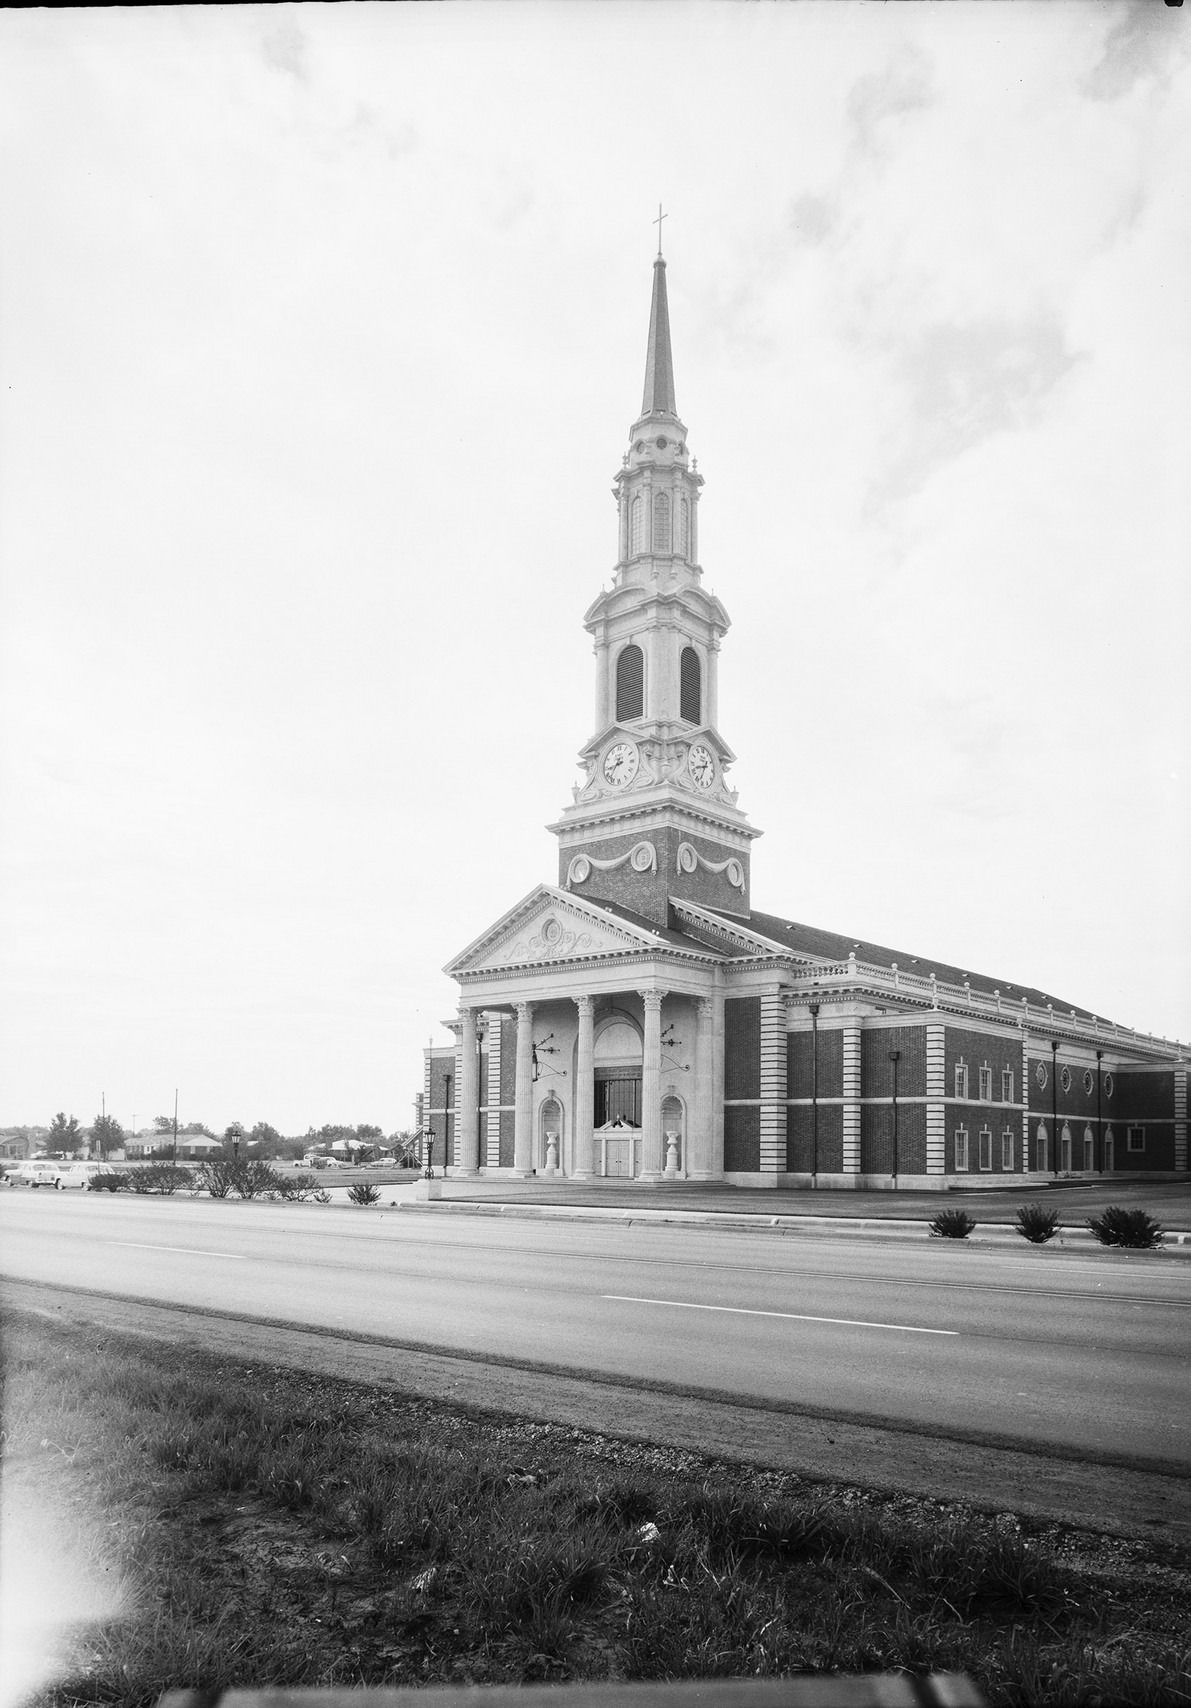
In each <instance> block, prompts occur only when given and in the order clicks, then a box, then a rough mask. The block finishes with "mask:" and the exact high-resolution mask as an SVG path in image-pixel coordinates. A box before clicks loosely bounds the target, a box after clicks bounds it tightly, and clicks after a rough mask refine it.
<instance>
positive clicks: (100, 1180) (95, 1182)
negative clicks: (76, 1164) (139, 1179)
mask: <svg viewBox="0 0 1191 1708" xmlns="http://www.w3.org/2000/svg"><path fill="white" fill-rule="evenodd" d="M128 1182H129V1176H128V1175H127V1174H120V1173H112V1174H93V1175H92V1176H91V1190H92V1192H123V1191H124V1189H125V1188H126V1187H127V1185H128Z"/></svg>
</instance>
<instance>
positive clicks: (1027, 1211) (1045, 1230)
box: [1014, 1204, 1059, 1245]
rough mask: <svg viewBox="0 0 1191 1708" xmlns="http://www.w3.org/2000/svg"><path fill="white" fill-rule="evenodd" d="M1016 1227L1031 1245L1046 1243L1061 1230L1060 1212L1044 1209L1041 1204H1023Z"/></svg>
mask: <svg viewBox="0 0 1191 1708" xmlns="http://www.w3.org/2000/svg"><path fill="white" fill-rule="evenodd" d="M1014 1228H1015V1230H1016V1232H1017V1233H1019V1234H1020V1235H1021V1237H1022V1239H1028V1240H1029V1242H1030V1244H1031V1245H1045V1244H1046V1242H1047V1240H1048V1239H1053V1238H1054V1237H1055V1235H1056V1234H1057V1233H1058V1231H1059V1212H1058V1211H1057V1210H1044V1209H1043V1207H1042V1205H1041V1204H1022V1205H1021V1206H1020V1207H1019V1209H1018V1212H1017V1221H1016V1222H1015V1223H1014Z"/></svg>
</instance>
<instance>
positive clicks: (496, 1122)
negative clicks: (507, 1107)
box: [483, 1013, 504, 1168]
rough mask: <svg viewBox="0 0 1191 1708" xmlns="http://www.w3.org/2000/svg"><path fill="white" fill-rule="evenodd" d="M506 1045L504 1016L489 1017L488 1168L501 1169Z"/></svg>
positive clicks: (486, 1098)
mask: <svg viewBox="0 0 1191 1708" xmlns="http://www.w3.org/2000/svg"><path fill="white" fill-rule="evenodd" d="M503 1043H504V1016H503V1014H499V1013H492V1014H490V1015H489V1016H488V1084H487V1087H486V1088H485V1096H484V1102H485V1103H486V1104H487V1105H488V1118H487V1120H486V1122H485V1131H484V1146H483V1150H484V1162H485V1164H486V1166H487V1167H488V1168H499V1167H500V1058H501V1049H502V1046H503Z"/></svg>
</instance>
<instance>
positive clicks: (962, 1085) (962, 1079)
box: [955, 1061, 968, 1101]
mask: <svg viewBox="0 0 1191 1708" xmlns="http://www.w3.org/2000/svg"><path fill="white" fill-rule="evenodd" d="M955 1095H956V1097H958V1098H963V1099H964V1100H965V1101H966V1099H967V1095H968V1064H967V1062H963V1061H960V1062H956V1064H955Z"/></svg>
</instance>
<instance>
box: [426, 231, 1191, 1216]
mask: <svg viewBox="0 0 1191 1708" xmlns="http://www.w3.org/2000/svg"><path fill="white" fill-rule="evenodd" d="M702 485H703V479H702V476H701V475H700V474H699V473H698V469H697V464H696V462H695V461H694V460H693V459H692V458H691V456H690V453H689V450H688V446H687V433H686V428H685V426H684V425H683V423H682V421H681V420H680V419H679V417H678V413H677V409H676V406H675V397H674V373H673V363H672V357H671V341H670V327H669V313H668V307H667V297H666V264H665V262H664V260H663V259H662V258H661V256H660V254H659V256H658V259H657V261H656V262H655V263H654V279H653V300H652V306H651V313H650V324H649V337H648V344H647V355H646V373H645V393H644V398H643V402H642V408H641V414H640V416H639V417H638V419H637V421H636V422H635V423H634V425H633V427H632V430H631V432H630V436H629V450H628V451H627V452H626V453H625V456H624V459H623V462H622V466H621V468H620V469H619V471H618V473H617V476H616V497H617V510H618V558H617V567H616V571H615V575H614V579H613V584H612V587H611V589H610V590H607V591H605V592H602V593H601V594H600V596H599V598H597V599H596V601H595V603H594V604H593V605H592V606H591V607H590V609H589V610H588V612H587V614H586V617H585V619H584V622H585V626H586V628H587V630H588V632H589V633H590V634H591V636H592V639H593V642H594V648H595V659H596V694H595V704H596V716H595V733H594V735H593V736H592V738H591V740H590V741H589V742H588V743H587V744H586V746H585V747H584V748H583V749H582V751H581V754H580V762H581V764H582V766H583V771H584V776H583V780H582V782H581V783H580V784H579V785H578V786H577V787H576V788H575V790H574V799H573V800H572V802H571V804H570V805H569V806H568V807H566V809H565V810H564V811H563V813H562V815H561V817H560V818H559V820H558V822H557V823H556V824H554V825H552V826H551V829H552V830H553V832H554V833H555V835H556V836H557V838H558V844H559V863H558V881H557V883H556V884H539V885H538V886H537V887H536V888H535V889H533V890H531V891H530V893H529V894H528V895H527V896H526V897H525V898H524V899H523V900H522V901H520V902H518V903H517V905H516V906H515V907H513V908H511V909H510V910H509V912H508V913H506V914H505V915H504V916H503V917H502V918H501V919H499V920H497V921H496V922H495V924H493V925H492V926H491V927H490V928H489V929H488V930H487V931H485V932H484V933H483V934H482V936H480V937H479V938H477V939H476V941H475V942H474V943H472V944H470V945H469V946H468V947H467V948H466V949H464V950H463V951H462V952H461V953H460V954H458V955H456V956H455V958H454V959H453V960H452V961H451V962H450V963H449V965H448V966H447V968H446V971H447V972H448V973H449V974H450V975H451V976H452V977H453V978H454V979H456V980H457V982H458V984H459V988H460V1006H459V1013H458V1018H457V1019H456V1020H455V1021H454V1022H453V1023H452V1025H451V1027H450V1030H451V1032H452V1033H453V1041H452V1042H451V1043H448V1044H445V1045H443V1046H442V1047H432V1048H430V1049H428V1050H427V1051H426V1053H425V1064H424V1067H425V1077H424V1084H423V1090H422V1093H421V1097H420V1105H421V1114H420V1123H419V1124H420V1125H421V1126H422V1128H423V1131H424V1132H425V1133H426V1134H428V1135H430V1136H432V1138H433V1142H434V1151H433V1155H434V1159H435V1161H436V1163H441V1164H444V1165H445V1166H446V1167H447V1169H448V1170H449V1172H450V1173H451V1174H452V1175H454V1176H458V1177H467V1176H474V1175H477V1174H484V1175H507V1176H510V1177H515V1178H520V1179H525V1178H529V1177H531V1176H532V1177H538V1178H543V1179H551V1178H558V1177H560V1176H562V1177H570V1178H575V1179H592V1178H599V1177H609V1178H618V1179H622V1180H626V1181H627V1180H635V1181H638V1182H640V1183H641V1184H642V1185H649V1184H651V1183H657V1182H662V1181H665V1182H678V1181H684V1180H686V1181H709V1180H717V1181H725V1182H727V1183H731V1184H737V1185H742V1186H812V1185H820V1186H856V1187H863V1186H868V1187H871V1186H881V1187H886V1186H888V1187H898V1186H901V1187H914V1188H922V1187H938V1188H944V1187H946V1186H947V1185H948V1184H950V1183H953V1182H955V1181H956V1180H957V1179H964V1178H967V1179H971V1178H973V1177H984V1178H985V1179H990V1178H996V1177H1000V1176H1006V1175H1012V1176H1014V1177H1015V1178H1016V1179H1017V1180H1019V1181H1021V1182H1023V1183H1024V1182H1029V1181H1030V1180H1041V1179H1049V1178H1053V1177H1054V1175H1056V1174H1061V1175H1066V1176H1069V1175H1098V1174H1116V1175H1125V1176H1130V1175H1147V1174H1148V1175H1172V1174H1183V1173H1185V1172H1186V1170H1187V1052H1186V1049H1185V1048H1184V1047H1182V1046H1180V1045H1175V1044H1171V1043H1169V1042H1167V1041H1165V1040H1160V1039H1157V1038H1152V1037H1147V1036H1144V1035H1141V1034H1138V1033H1136V1032H1133V1031H1130V1030H1128V1029H1126V1028H1122V1027H1119V1026H1115V1025H1113V1024H1112V1023H1111V1022H1109V1021H1107V1020H1104V1019H1103V1018H1101V1017H1099V1016H1096V1015H1093V1014H1091V1013H1089V1012H1088V1011H1087V1010H1085V1009H1081V1008H1073V1007H1070V1006H1069V1005H1068V1004H1066V1003H1060V1002H1059V1001H1058V1000H1057V999H1056V998H1054V997H1052V996H1050V995H1048V994H1046V993H1044V992H1042V991H1039V990H1033V989H1029V988H1027V987H1024V986H1021V985H1012V984H1010V983H1008V982H1007V981H1004V980H994V979H991V978H985V977H982V976H980V975H979V974H977V973H974V972H971V971H970V970H968V969H965V968H959V967H954V966H947V965H944V964H942V963H940V962H937V961H934V960H931V959H930V958H929V957H925V956H921V955H910V954H906V953H902V952H899V951H897V950H893V949H889V948H885V947H883V946H881V945H880V944H876V943H867V942H859V941H856V940H855V939H853V938H850V937H848V936H847V935H841V934H839V933H837V932H833V931H826V930H820V929H818V928H816V927H813V926H809V925H804V924H801V923H798V922H797V921H794V920H790V919H785V918H781V917H778V916H777V915H774V914H770V913H763V912H759V911H757V910H756V909H754V907H753V906H752V900H751V884H750V848H751V844H752V840H753V838H754V837H755V836H757V835H759V834H760V833H759V832H758V831H757V830H756V829H754V828H753V827H752V826H751V825H750V823H749V821H748V819H747V818H746V817H745V814H744V813H743V811H742V810H741V809H740V807H739V806H738V804H737V796H736V791H735V790H734V789H733V788H732V787H731V786H730V784H729V782H728V780H727V773H728V770H729V768H730V766H731V764H732V760H733V754H732V752H731V750H730V749H729V748H728V746H727V745H726V743H725V741H724V739H723V737H722V736H721V735H720V733H719V727H718V719H719V709H718V699H717V662H718V654H719V648H720V642H721V640H722V638H723V636H724V634H725V633H726V631H727V629H728V617H727V613H726V612H725V610H724V607H723V606H722V604H721V603H720V601H719V600H718V599H717V598H715V597H714V595H712V594H710V593H708V592H707V591H705V589H704V587H703V585H702V580H703V572H702V569H701V567H700V565H699V561H698V504H699V495H700V490H701V488H702Z"/></svg>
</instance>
